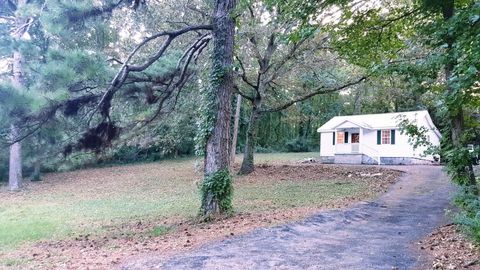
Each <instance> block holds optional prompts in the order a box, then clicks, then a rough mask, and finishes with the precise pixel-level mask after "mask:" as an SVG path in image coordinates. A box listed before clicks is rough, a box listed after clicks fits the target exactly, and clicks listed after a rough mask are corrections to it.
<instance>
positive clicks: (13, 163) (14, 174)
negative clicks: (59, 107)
mask: <svg viewBox="0 0 480 270" xmlns="http://www.w3.org/2000/svg"><path fill="white" fill-rule="evenodd" d="M25 4H26V0H19V1H18V2H17V10H18V9H21V8H23V7H24V6H25ZM24 23H25V20H24V19H23V18H20V17H17V18H16V20H15V26H16V29H15V31H14V34H13V38H14V39H16V40H20V39H21V38H22V36H23V34H25V31H26V30H25V29H26V28H25V27H24V26H23V24H24ZM12 74H13V76H12V84H13V85H14V86H15V87H17V88H23V87H24V86H25V77H24V75H23V56H22V54H21V53H20V52H19V51H18V50H15V51H14V52H13V62H12ZM18 133H19V131H18V127H17V126H16V125H15V124H14V123H13V124H11V126H10V138H11V139H12V141H15V140H17V139H18ZM9 159H10V160H9V172H8V186H9V189H10V190H18V189H21V188H22V186H23V184H22V146H21V143H20V142H15V143H13V144H12V145H10V157H9Z"/></svg>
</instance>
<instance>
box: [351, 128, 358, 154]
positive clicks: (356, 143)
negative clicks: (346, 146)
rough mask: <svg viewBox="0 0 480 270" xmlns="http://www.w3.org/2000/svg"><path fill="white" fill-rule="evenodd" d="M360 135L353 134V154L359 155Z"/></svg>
mask: <svg viewBox="0 0 480 270" xmlns="http://www.w3.org/2000/svg"><path fill="white" fill-rule="evenodd" d="M359 143H360V134H358V133H352V153H358V152H359V150H360V146H359Z"/></svg>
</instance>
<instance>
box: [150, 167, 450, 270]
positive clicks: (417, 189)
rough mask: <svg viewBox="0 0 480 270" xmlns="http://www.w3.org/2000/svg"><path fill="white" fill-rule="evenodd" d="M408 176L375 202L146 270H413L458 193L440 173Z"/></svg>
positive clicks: (429, 170) (426, 170) (418, 171)
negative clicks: (419, 247)
mask: <svg viewBox="0 0 480 270" xmlns="http://www.w3.org/2000/svg"><path fill="white" fill-rule="evenodd" d="M394 168H396V169H400V170H404V171H406V172H407V173H406V174H405V175H404V176H402V178H401V180H400V181H399V182H398V183H396V184H395V185H394V186H392V188H391V189H390V190H389V191H388V192H387V193H385V194H384V195H382V196H381V197H380V198H379V199H377V200H375V201H373V202H364V203H360V204H358V205H356V206H354V207H352V208H348V209H341V210H332V211H328V212H322V213H319V214H317V215H314V216H312V217H310V218H308V219H306V220H304V221H301V222H295V223H291V224H286V225H282V226H277V227H272V228H264V229H258V230H255V231H253V232H251V233H248V234H246V235H242V236H237V237H232V238H230V239H227V240H224V241H221V242H218V243H214V244H210V245H206V246H204V247H202V248H199V249H197V250H194V251H192V252H189V253H184V254H180V255H177V256H175V257H173V258H170V259H168V260H167V261H163V260H160V259H155V258H152V260H149V261H147V262H145V263H144V264H143V266H142V269H262V270H264V269H362V270H363V269H412V268H414V267H416V266H418V265H421V264H422V259H421V256H420V254H418V253H417V248H415V246H416V243H417V242H418V240H419V239H421V238H423V237H424V236H426V235H427V234H428V233H430V232H432V231H433V230H434V228H436V227H438V226H441V225H443V224H444V223H445V222H446V218H445V209H446V208H448V207H449V202H450V198H451V194H452V191H453V187H452V186H451V185H450V184H449V182H448V179H447V177H446V175H445V174H444V173H443V172H442V168H441V167H438V166H401V167H394Z"/></svg>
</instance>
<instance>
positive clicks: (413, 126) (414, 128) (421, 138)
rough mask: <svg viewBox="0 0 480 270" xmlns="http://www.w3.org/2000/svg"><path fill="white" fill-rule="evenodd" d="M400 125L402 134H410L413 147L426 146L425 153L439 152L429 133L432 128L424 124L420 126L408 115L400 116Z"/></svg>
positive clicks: (409, 138) (409, 139) (409, 137)
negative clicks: (408, 117) (407, 116)
mask: <svg viewBox="0 0 480 270" xmlns="http://www.w3.org/2000/svg"><path fill="white" fill-rule="evenodd" d="M397 120H400V121H399V122H398V126H399V127H400V134H406V135H408V142H409V143H410V144H411V145H412V146H413V149H417V148H418V147H425V148H426V150H425V151H424V153H423V154H424V155H426V154H438V153H439V150H440V149H438V148H437V147H435V146H434V145H433V144H432V143H431V142H430V138H429V135H428V133H429V132H430V130H429V129H428V128H426V127H424V126H418V124H417V121H409V120H408V119H407V118H406V117H402V116H400V117H399V119H397Z"/></svg>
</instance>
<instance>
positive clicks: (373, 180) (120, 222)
mask: <svg viewBox="0 0 480 270" xmlns="http://www.w3.org/2000/svg"><path fill="white" fill-rule="evenodd" d="M314 155H315V153H300V154H264V155H258V159H257V160H258V162H259V164H261V165H260V166H258V168H257V170H256V171H255V172H254V173H253V174H251V175H249V176H241V177H236V178H235V182H234V187H235V200H234V206H235V211H236V212H235V214H234V215H233V216H231V217H224V218H220V219H218V220H215V221H213V222H210V223H200V222H196V220H195V216H196V214H197V210H198V205H199V194H198V187H197V184H198V182H199V181H200V179H201V172H198V171H196V169H195V168H196V167H198V166H195V164H196V163H198V162H196V161H195V160H193V159H183V160H176V161H164V162H160V163H151V164H140V165H130V166H118V167H110V168H100V169H88V170H80V171H75V172H67V173H56V174H49V175H46V176H45V179H44V181H42V182H39V183H31V184H30V185H29V186H28V187H27V189H26V190H25V191H22V192H19V193H10V192H6V191H0V192H1V193H0V194H1V196H0V268H2V267H3V268H8V269H55V268H57V269H59V268H60V269H87V268H90V269H105V268H112V267H114V266H116V265H118V264H120V263H121V262H122V261H123V260H124V259H126V258H131V257H134V256H137V255H140V254H145V253H148V252H154V253H156V254H161V255H165V256H168V255H169V254H173V253H177V252H181V251H185V250H188V249H190V248H192V247H196V246H198V245H200V244H204V243H207V242H209V241H214V240H218V239H222V238H225V237H229V236H232V235H237V234H242V233H245V232H247V231H250V230H252V229H254V228H257V227H264V226H271V225H275V224H279V223H283V222H286V221H290V220H296V219H300V218H303V217H306V216H308V215H311V214H313V213H315V212H317V211H320V210H322V209H327V208H336V207H345V206H348V205H351V204H352V203H353V202H357V201H359V200H365V199H370V198H373V197H374V196H376V195H377V194H378V193H380V192H384V191H385V190H386V189H387V188H388V186H389V185H390V184H391V183H393V182H394V181H395V179H396V177H397V176H398V175H399V174H400V172H398V171H393V170H385V169H381V168H379V167H374V166H372V167H365V166H327V165H317V164H301V163H298V162H297V161H298V160H302V159H303V158H305V157H310V156H314ZM200 164H201V162H200Z"/></svg>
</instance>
